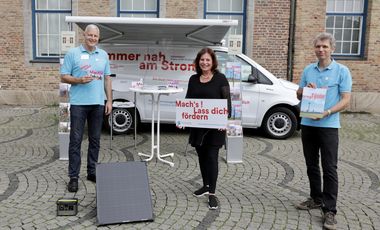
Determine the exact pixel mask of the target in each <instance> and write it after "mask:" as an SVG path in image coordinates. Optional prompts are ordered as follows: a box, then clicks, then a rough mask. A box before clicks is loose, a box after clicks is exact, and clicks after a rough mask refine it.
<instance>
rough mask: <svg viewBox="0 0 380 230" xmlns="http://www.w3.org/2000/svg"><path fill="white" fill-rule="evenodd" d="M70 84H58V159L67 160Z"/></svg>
mask: <svg viewBox="0 0 380 230" xmlns="http://www.w3.org/2000/svg"><path fill="white" fill-rule="evenodd" d="M69 90H70V84H66V83H60V84H59V100H60V103H59V114H58V116H59V125H58V138H59V159H60V160H68V159H69V142H70V103H68V101H69V100H68V98H69Z"/></svg>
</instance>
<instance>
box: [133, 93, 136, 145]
mask: <svg viewBox="0 0 380 230" xmlns="http://www.w3.org/2000/svg"><path fill="white" fill-rule="evenodd" d="M133 96H134V97H133V103H134V104H135V117H134V118H135V120H134V122H133V123H134V125H135V130H134V133H135V136H134V137H133V139H134V141H135V149H136V136H137V135H136V133H137V124H136V121H137V117H136V115H137V112H136V111H137V105H136V92H134V95H133Z"/></svg>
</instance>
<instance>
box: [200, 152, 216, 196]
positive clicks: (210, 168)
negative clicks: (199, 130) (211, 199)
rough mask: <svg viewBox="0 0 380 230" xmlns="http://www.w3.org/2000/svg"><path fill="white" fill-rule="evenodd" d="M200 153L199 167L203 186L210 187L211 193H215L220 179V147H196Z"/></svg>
mask: <svg viewBox="0 0 380 230" xmlns="http://www.w3.org/2000/svg"><path fill="white" fill-rule="evenodd" d="M195 150H196V151H197V153H198V159H199V167H200V169H201V174H202V180H203V186H205V187H209V192H210V193H215V189H216V181H217V179H218V157H219V147H218V146H207V145H204V146H199V147H195Z"/></svg>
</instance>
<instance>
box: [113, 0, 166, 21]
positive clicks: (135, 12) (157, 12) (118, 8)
mask: <svg viewBox="0 0 380 230" xmlns="http://www.w3.org/2000/svg"><path fill="white" fill-rule="evenodd" d="M120 1H122V0H117V16H118V17H121V16H120V15H121V14H156V18H159V17H160V0H156V2H157V9H156V10H155V11H151V10H146V11H141V10H140V11H135V10H121V9H120V6H121V3H120ZM140 1H141V0H140Z"/></svg>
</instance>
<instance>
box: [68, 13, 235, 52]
mask: <svg viewBox="0 0 380 230" xmlns="http://www.w3.org/2000/svg"><path fill="white" fill-rule="evenodd" d="M66 22H72V23H76V24H77V25H78V26H79V27H80V28H81V29H82V30H84V29H85V27H86V26H87V25H88V24H95V25H97V26H98V27H99V29H100V41H99V42H100V43H113V44H141V43H150V44H171V45H219V44H220V43H221V40H222V39H223V37H224V36H225V35H226V33H227V32H228V30H229V28H230V27H231V26H236V25H237V24H238V21H237V20H225V19H183V18H126V17H90V16H66Z"/></svg>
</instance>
